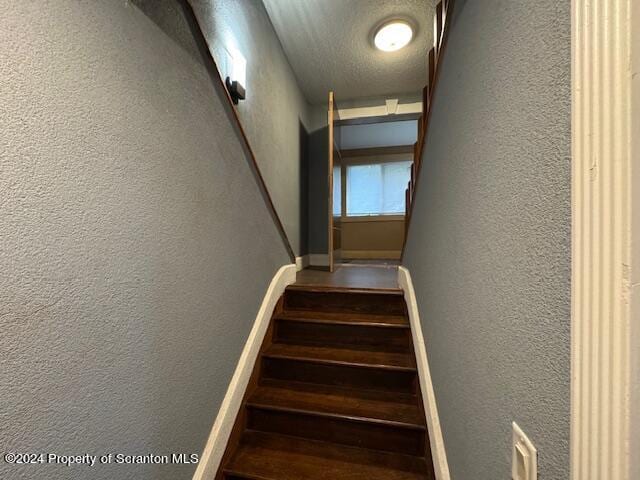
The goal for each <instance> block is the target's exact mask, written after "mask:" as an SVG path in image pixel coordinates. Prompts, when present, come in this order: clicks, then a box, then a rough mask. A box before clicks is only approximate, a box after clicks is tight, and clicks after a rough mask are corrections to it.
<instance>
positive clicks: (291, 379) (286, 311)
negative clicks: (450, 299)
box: [216, 286, 433, 480]
mask: <svg viewBox="0 0 640 480" xmlns="http://www.w3.org/2000/svg"><path fill="white" fill-rule="evenodd" d="M216 478H218V479H227V480H231V479H235V480H239V479H251V480H280V479H285V480H286V479H296V480H298V479H310V480H314V479H355V480H358V479H365V478H366V479H367V480H376V479H390V480H394V479H432V478H433V466H432V461H431V454H430V450H429V440H428V434H427V430H426V422H425V416H424V411H423V407H422V397H421V392H420V390H419V383H418V377H417V369H416V362H415V355H414V352H413V344H412V339H411V330H410V326H409V322H408V318H407V314H406V306H405V303H404V298H403V296H402V293H401V292H400V291H399V290H349V289H340V288H335V287H332V288H322V287H300V286H293V287H289V288H287V290H286V292H285V294H284V296H283V298H282V299H281V300H280V302H279V303H278V306H277V307H276V309H275V311H274V314H273V318H272V322H271V325H270V327H269V331H268V333H267V336H266V337H265V341H264V344H263V346H262V349H261V353H260V357H259V359H258V361H257V363H256V366H255V368H254V372H253V375H252V380H251V382H250V385H249V387H248V389H247V392H246V394H245V398H244V400H243V406H242V408H241V411H240V413H239V415H238V418H237V420H236V424H235V426H234V431H233V433H232V436H231V439H230V441H229V444H228V445H227V450H226V452H225V455H224V458H223V461H222V464H221V467H220V469H219V471H218V474H217V477H216Z"/></svg>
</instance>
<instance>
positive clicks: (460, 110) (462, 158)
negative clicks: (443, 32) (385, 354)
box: [405, 0, 571, 480]
mask: <svg viewBox="0 0 640 480" xmlns="http://www.w3.org/2000/svg"><path fill="white" fill-rule="evenodd" d="M456 9H457V12H456V18H455V23H454V26H453V30H452V35H451V37H450V40H449V44H448V47H447V52H446V56H445V61H444V65H443V69H442V72H441V77H440V83H439V86H438V91H437V95H436V98H435V104H434V111H433V117H432V119H431V122H430V132H429V141H428V144H427V147H426V151H425V156H424V159H423V161H424V167H423V170H422V173H421V178H420V184H419V185H418V190H417V199H416V202H417V203H416V205H415V209H414V217H413V219H412V225H411V229H410V232H409V238H408V245H407V252H406V258H405V264H406V266H407V267H408V268H409V269H410V271H411V275H412V277H413V281H414V283H415V287H416V294H417V297H418V301H419V307H420V314H421V318H422V322H423V328H424V333H425V339H426V342H427V350H428V354H429V361H430V365H431V369H432V374H433V381H434V387H435V393H436V397H437V402H438V407H439V411H440V417H441V421H442V427H443V433H444V439H445V443H446V448H447V454H448V459H449V464H450V467H451V474H452V478H454V479H455V480H494V479H498V478H510V470H509V469H510V457H511V451H510V443H511V431H510V428H511V427H510V423H511V422H512V421H516V422H518V424H520V426H521V427H522V428H523V429H524V431H525V432H526V433H528V434H529V435H530V437H531V439H532V440H533V442H534V444H535V445H536V446H537V447H538V449H539V450H538V451H539V467H540V478H541V479H543V480H560V479H567V478H569V385H570V355H569V353H570V336H569V331H570V213H571V212H570V4H569V2H556V1H553V0H541V1H538V2H526V1H522V0H519V1H506V0H474V1H468V2H461V1H456Z"/></svg>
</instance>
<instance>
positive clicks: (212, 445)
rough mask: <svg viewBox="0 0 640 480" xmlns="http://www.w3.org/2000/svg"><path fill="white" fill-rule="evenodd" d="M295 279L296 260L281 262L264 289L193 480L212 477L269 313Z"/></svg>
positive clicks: (265, 327)
mask: <svg viewBox="0 0 640 480" xmlns="http://www.w3.org/2000/svg"><path fill="white" fill-rule="evenodd" d="M295 281H296V266H295V264H291V265H284V266H283V267H281V268H280V270H278V272H277V273H276V274H275V276H274V277H273V279H272V280H271V284H270V285H269V288H268V289H267V293H266V294H265V296H264V299H263V300H262V305H260V310H258V314H257V315H256V321H255V322H254V324H253V328H252V329H251V332H250V333H249V338H248V339H247V343H246V344H245V346H244V349H243V350H242V354H241V355H240V360H238V365H237V367H236V370H235V372H234V374H233V377H232V378H231V382H230V383H229V388H228V389H227V393H226V395H225V396H224V399H223V400H222V405H220V410H219V411H218V415H217V417H216V419H215V422H214V424H213V428H212V429H211V433H210V434H209V439H208V440H207V444H206V445H205V447H204V451H203V452H202V455H201V456H200V462H199V463H198V468H197V469H196V472H195V473H194V475H193V480H204V479H209V478H214V477H215V475H216V471H217V470H218V467H219V465H220V461H221V460H222V455H223V454H224V450H225V448H226V446H227V442H228V440H229V436H230V435H231V430H232V429H233V423H234V421H235V419H236V417H237V416H238V412H239V411H240V406H241V405H242V397H243V395H244V392H245V391H246V389H247V385H248V384H249V379H250V377H251V372H252V371H253V367H254V365H255V363H256V359H257V358H258V353H259V352H260V346H261V345H262V341H263V340H264V336H265V334H266V332H267V328H268V327H269V322H270V320H271V316H272V315H273V309H274V308H275V306H276V303H277V302H278V299H279V298H280V297H281V296H282V294H283V293H284V289H285V288H286V287H287V285H291V284H292V283H294V282H295Z"/></svg>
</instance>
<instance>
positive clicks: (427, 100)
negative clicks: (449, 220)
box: [400, 0, 455, 261]
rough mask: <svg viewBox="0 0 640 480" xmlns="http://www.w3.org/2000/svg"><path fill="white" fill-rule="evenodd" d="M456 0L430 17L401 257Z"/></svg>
mask: <svg viewBox="0 0 640 480" xmlns="http://www.w3.org/2000/svg"><path fill="white" fill-rule="evenodd" d="M454 3H455V0H442V1H441V2H438V4H437V6H436V15H435V18H434V20H433V23H434V46H433V47H432V48H431V50H429V53H428V54H427V77H428V78H427V82H428V83H427V86H426V87H425V88H424V90H423V100H422V101H423V105H422V110H423V115H422V117H421V120H420V121H419V125H420V131H419V133H418V142H417V144H416V149H415V155H414V159H413V169H412V172H411V173H412V177H411V181H410V182H409V187H410V188H408V189H407V192H406V202H407V205H405V210H406V212H407V215H406V225H405V236H404V243H403V245H402V254H401V257H400V261H402V259H403V258H404V252H405V249H406V246H407V238H408V236H409V228H410V227H411V219H412V218H413V206H414V203H415V202H414V198H415V194H416V190H417V186H418V182H419V179H420V172H421V170H422V163H423V162H422V153H423V152H424V147H425V144H426V141H427V133H428V131H429V123H430V119H431V111H432V106H433V96H434V94H435V92H436V89H437V86H438V78H439V73H440V65H441V64H442V59H443V57H444V53H445V50H446V46H447V39H448V38H449V29H450V27H451V21H452V18H453V9H454Z"/></svg>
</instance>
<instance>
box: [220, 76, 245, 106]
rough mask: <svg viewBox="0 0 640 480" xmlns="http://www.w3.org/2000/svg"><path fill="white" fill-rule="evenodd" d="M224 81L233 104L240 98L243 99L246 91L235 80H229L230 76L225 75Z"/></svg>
mask: <svg viewBox="0 0 640 480" xmlns="http://www.w3.org/2000/svg"><path fill="white" fill-rule="evenodd" d="M224 83H225V85H226V86H227V91H228V92H229V95H230V96H231V100H232V101H233V104H234V105H237V104H238V102H239V101H240V100H244V99H245V98H246V97H247V92H246V91H245V89H244V87H243V86H242V85H241V84H240V82H238V81H237V80H233V81H231V77H227V79H226V80H225V82H224Z"/></svg>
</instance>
